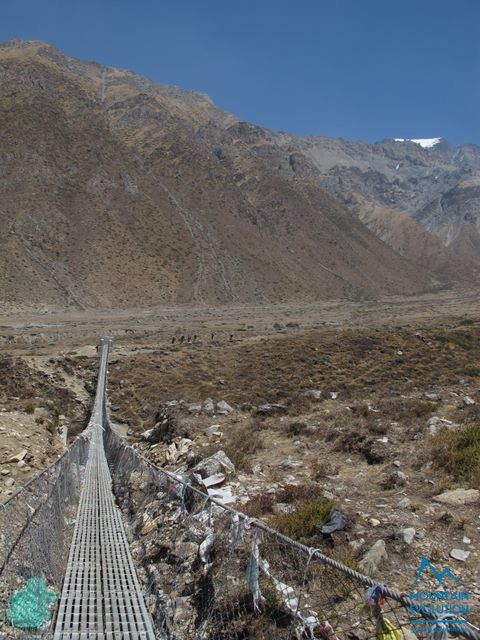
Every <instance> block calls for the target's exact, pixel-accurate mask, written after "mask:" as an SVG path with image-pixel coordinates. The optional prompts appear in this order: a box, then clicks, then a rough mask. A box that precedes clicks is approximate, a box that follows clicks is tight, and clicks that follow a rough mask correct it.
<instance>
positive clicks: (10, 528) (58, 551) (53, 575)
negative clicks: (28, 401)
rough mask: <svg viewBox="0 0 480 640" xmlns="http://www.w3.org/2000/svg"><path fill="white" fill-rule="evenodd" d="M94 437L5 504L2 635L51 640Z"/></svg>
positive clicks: (0, 525)
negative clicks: (56, 606) (52, 626)
mask: <svg viewBox="0 0 480 640" xmlns="http://www.w3.org/2000/svg"><path fill="white" fill-rule="evenodd" d="M88 449H89V438H88V436H79V437H78V438H77V439H76V440H75V441H74V442H73V444H72V445H71V447H70V448H69V449H67V450H66V451H65V452H64V453H63V455H62V456H60V458H58V459H57V460H56V461H55V462H53V463H52V464H51V465H49V466H48V467H47V468H45V469H44V470H43V471H42V472H41V473H39V474H38V475H36V476H34V477H33V478H32V479H31V480H30V481H29V482H28V483H26V484H25V485H24V486H23V487H21V488H20V489H18V490H17V491H16V492H15V493H14V494H13V495H12V496H11V497H10V498H8V499H7V500H5V501H4V502H3V503H0V637H8V638H17V637H24V636H30V637H31V636H32V634H34V635H35V637H46V636H48V635H49V633H50V628H51V618H52V615H53V611H54V610H55V606H54V605H55V602H56V600H57V598H58V594H59V592H60V590H61V587H62V582H63V576H64V573H65V567H66V563H67V559H68V550H69V546H70V540H71V535H72V532H73V525H74V522H75V517H76V512H77V506H78V500H79V496H80V488H81V484H82V475H83V473H84V469H85V464H86V460H87V457H88Z"/></svg>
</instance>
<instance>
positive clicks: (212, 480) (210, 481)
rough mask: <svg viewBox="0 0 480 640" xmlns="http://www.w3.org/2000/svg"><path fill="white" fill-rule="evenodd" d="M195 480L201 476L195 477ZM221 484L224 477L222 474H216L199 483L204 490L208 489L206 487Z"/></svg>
mask: <svg viewBox="0 0 480 640" xmlns="http://www.w3.org/2000/svg"><path fill="white" fill-rule="evenodd" d="M197 478H201V476H199V475H197ZM222 482H225V476H224V475H223V473H217V474H215V475H214V476H208V478H203V479H201V483H202V484H203V486H204V487H205V488H206V489H208V487H215V486H216V485H218V484H222Z"/></svg>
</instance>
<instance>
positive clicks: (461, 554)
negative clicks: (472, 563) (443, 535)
mask: <svg viewBox="0 0 480 640" xmlns="http://www.w3.org/2000/svg"><path fill="white" fill-rule="evenodd" d="M469 555H470V551H464V550H463V549H452V550H451V551H450V557H451V558H454V559H455V560H460V562H465V560H467V559H468V556H469Z"/></svg>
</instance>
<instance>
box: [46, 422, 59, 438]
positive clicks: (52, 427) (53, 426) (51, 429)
mask: <svg viewBox="0 0 480 640" xmlns="http://www.w3.org/2000/svg"><path fill="white" fill-rule="evenodd" d="M45 429H46V430H47V431H48V433H49V434H50V435H51V436H53V435H54V434H55V433H56V431H57V423H56V422H55V421H54V420H49V421H48V422H47V423H46V425H45Z"/></svg>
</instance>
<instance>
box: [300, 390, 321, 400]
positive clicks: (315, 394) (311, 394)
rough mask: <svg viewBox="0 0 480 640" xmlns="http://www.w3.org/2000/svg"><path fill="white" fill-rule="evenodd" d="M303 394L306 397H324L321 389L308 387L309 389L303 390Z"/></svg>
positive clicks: (319, 398) (314, 398)
mask: <svg viewBox="0 0 480 640" xmlns="http://www.w3.org/2000/svg"><path fill="white" fill-rule="evenodd" d="M303 395H304V396H305V397H306V398H311V399H312V400H321V399H322V392H321V391H320V389H308V391H304V392H303Z"/></svg>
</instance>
